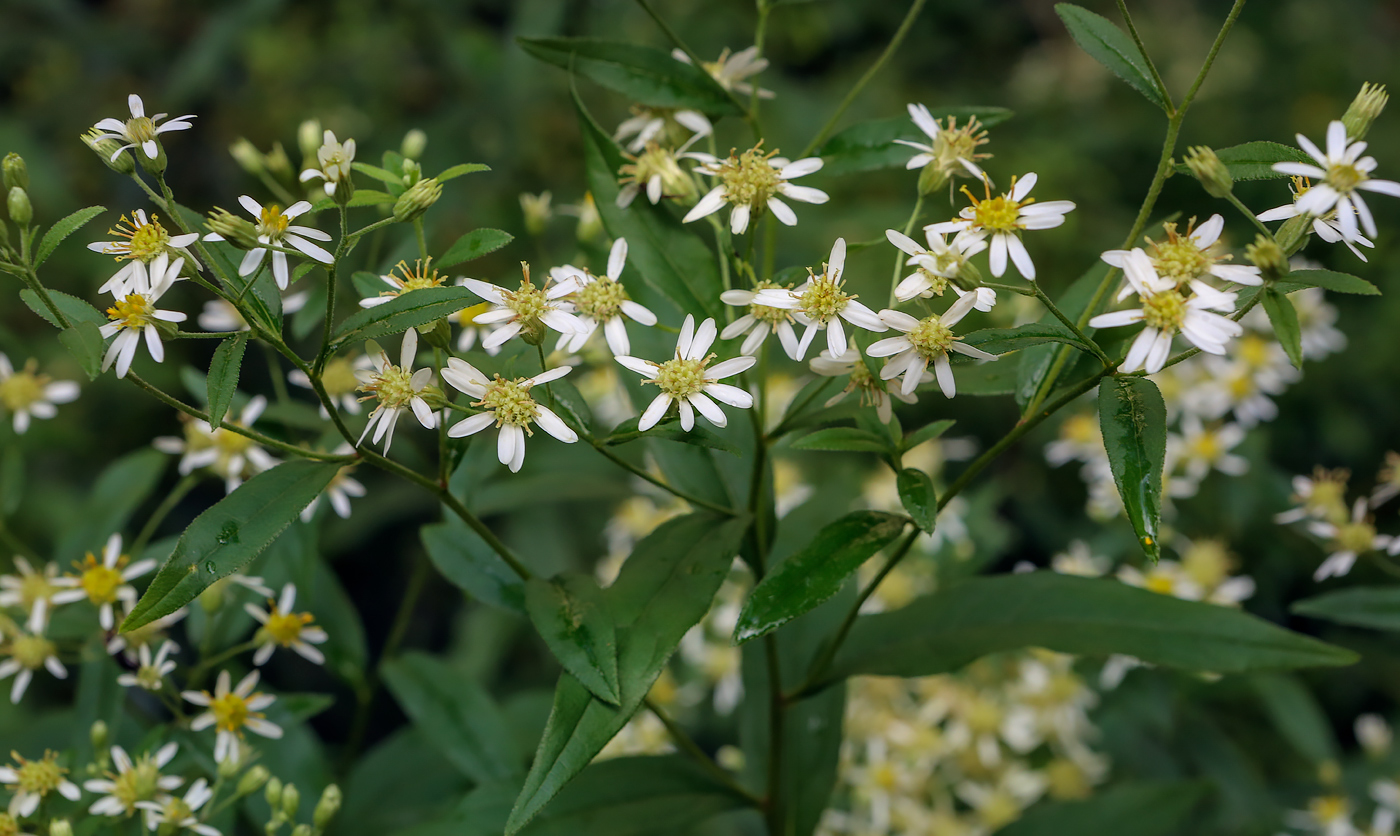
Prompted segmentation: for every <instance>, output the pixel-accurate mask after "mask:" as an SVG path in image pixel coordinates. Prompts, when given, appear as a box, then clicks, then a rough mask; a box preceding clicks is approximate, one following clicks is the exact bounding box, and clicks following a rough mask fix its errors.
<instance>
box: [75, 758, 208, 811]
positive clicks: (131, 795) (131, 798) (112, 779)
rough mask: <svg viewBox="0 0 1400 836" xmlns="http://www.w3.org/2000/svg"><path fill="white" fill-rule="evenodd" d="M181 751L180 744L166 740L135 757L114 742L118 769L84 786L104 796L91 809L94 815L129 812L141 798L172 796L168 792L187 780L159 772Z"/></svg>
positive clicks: (115, 762) (86, 782)
mask: <svg viewBox="0 0 1400 836" xmlns="http://www.w3.org/2000/svg"><path fill="white" fill-rule="evenodd" d="M179 751H180V744H178V743H167V744H165V745H164V746H162V747H160V748H159V749H157V750H156V751H155V752H147V753H146V754H144V755H141V756H139V757H138V758H136V760H134V761H133V760H132V759H131V756H130V755H128V754H127V753H126V750H125V749H123V748H122V747H120V746H113V747H112V765H113V766H115V767H116V768H117V771H116V772H110V771H109V772H108V773H107V777H105V778H93V779H91V780H88V781H84V782H83V789H85V790H87V791H88V792H92V793H97V794H99V795H101V796H102V798H99V799H98V800H97V801H94V802H93V804H92V806H91V807H89V808H88V812H89V813H91V814H93V815H94V816H129V815H131V814H132V813H135V812H136V805H137V804H138V803H140V802H142V801H147V802H150V801H154V802H157V803H164V802H165V801H166V800H168V799H169V798H170V796H169V795H168V793H169V792H170V791H172V790H175V789H178V788H179V786H180V785H181V784H183V783H184V782H185V779H184V778H181V777H180V776H179V775H162V774H160V770H161V769H162V768H163V767H164V766H165V765H166V764H168V763H170V761H171V760H172V759H174V757H175V755H176V754H177V753H178V752H179Z"/></svg>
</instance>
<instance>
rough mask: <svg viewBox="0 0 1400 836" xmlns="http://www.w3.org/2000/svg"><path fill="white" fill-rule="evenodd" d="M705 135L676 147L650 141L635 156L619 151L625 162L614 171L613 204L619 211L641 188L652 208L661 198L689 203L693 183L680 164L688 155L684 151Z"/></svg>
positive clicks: (693, 195)
mask: <svg viewBox="0 0 1400 836" xmlns="http://www.w3.org/2000/svg"><path fill="white" fill-rule="evenodd" d="M702 136H705V134H695V135H694V136H692V137H691V138H690V139H687V140H686V141H685V144H684V145H682V146H680V147H679V148H668V147H665V146H662V145H659V144H657V142H656V141H654V140H653V141H651V142H648V143H647V144H646V148H645V149H644V150H642V151H640V152H639V153H637V154H629V153H627V152H625V151H624V152H623V156H625V157H626V158H627V160H628V161H627V162H626V163H624V164H623V165H622V166H621V167H619V168H618V170H617V173H618V175H619V176H618V179H617V184H618V185H619V186H621V188H620V189H618V191H617V199H616V200H615V201H614V203H616V204H617V207H618V208H619V209H626V208H627V207H628V206H631V205H632V201H634V200H636V199H637V195H639V194H641V193H642V190H643V189H645V190H646V193H647V200H648V201H650V202H651V205H652V206H655V205H656V204H658V203H660V202H661V198H663V197H673V198H676V199H678V200H684V201H687V202H689V201H690V200H692V199H694V197H695V181H694V180H691V179H690V174H689V173H687V172H686V170H685V169H683V168H681V163H680V161H681V160H682V159H684V158H688V157H690V156H691V155H690V154H688V153H686V151H687V149H689V148H690V146H691V145H692V144H693V143H694V142H695V141H696V140H697V139H699V138H700V137H702Z"/></svg>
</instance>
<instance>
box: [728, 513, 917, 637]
mask: <svg viewBox="0 0 1400 836" xmlns="http://www.w3.org/2000/svg"><path fill="white" fill-rule="evenodd" d="M904 523H905V520H904V518H903V517H897V516H895V515H893V514H884V513H880V512H879V511H853V512H852V513H849V514H847V515H846V516H844V517H842V518H841V519H839V520H837V521H836V522H834V523H832V524H830V525H828V526H826V527H825V528H823V529H822V530H821V531H818V532H817V536H816V537H815V538H814V539H813V540H812V542H810V543H808V544H807V546H806V548H804V549H802V551H800V552H798V553H796V554H794V555H792V556H791V557H789V558H788V559H787V560H784V561H783V562H782V563H781V564H779V566H778V568H777V569H775V570H773V571H772V572H771V573H769V574H768V575H767V576H766V577H764V579H763V580H762V581H760V582H759V584H758V586H756V587H754V590H753V592H751V593H749V597H748V600H746V601H745V602H744V608H743V610H742V611H741V612H740V613H739V623H738V624H737V625H736V626H735V628H734V641H735V642H736V643H737V642H746V641H748V640H749V639H754V638H757V637H759V636H761V635H763V634H764V633H768V632H771V631H773V630H776V629H777V628H778V627H780V626H782V625H783V624H786V623H787V622H789V621H791V620H792V619H794V618H796V617H798V616H799V615H802V614H803V613H805V612H807V611H808V610H811V609H813V608H814V607H816V606H817V605H818V604H820V603H822V602H823V601H825V600H827V599H828V598H830V597H831V596H833V595H835V594H836V593H837V592H838V591H840V589H841V584H843V583H845V582H846V579H847V578H849V577H850V576H851V574H852V573H853V572H855V571H856V570H857V569H859V568H860V565H861V564H862V563H864V562H865V561H867V560H869V559H870V557H871V556H872V555H874V554H875V553H876V552H878V551H879V550H880V549H883V548H884V547H885V546H887V545H889V544H890V542H891V541H892V540H894V538H896V537H898V536H899V532H901V531H903V530H904Z"/></svg>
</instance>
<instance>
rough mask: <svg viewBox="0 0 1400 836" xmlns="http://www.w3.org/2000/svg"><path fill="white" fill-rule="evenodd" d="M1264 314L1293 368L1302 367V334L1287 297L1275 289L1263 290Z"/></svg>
mask: <svg viewBox="0 0 1400 836" xmlns="http://www.w3.org/2000/svg"><path fill="white" fill-rule="evenodd" d="M1261 301H1263V303H1264V313H1266V314H1268V315H1269V324H1270V325H1272V326H1273V327H1274V336H1275V337H1278V343H1279V345H1281V346H1283V353H1284V354H1287V355H1288V359H1289V362H1291V363H1293V365H1294V367H1296V368H1300V369H1301V368H1302V367H1303V332H1302V329H1301V328H1299V327H1298V309H1297V308H1295V307H1293V303H1292V302H1290V301H1288V297H1287V296H1284V295H1283V293H1282V292H1281V291H1280V290H1279V289H1278V288H1276V287H1269V288H1265V289H1264V298H1263V299H1262V300H1261Z"/></svg>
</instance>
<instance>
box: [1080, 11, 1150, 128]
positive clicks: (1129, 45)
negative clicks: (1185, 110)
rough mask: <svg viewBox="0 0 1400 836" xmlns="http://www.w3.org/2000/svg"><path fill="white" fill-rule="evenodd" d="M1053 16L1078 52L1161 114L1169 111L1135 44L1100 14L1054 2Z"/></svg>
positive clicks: (1146, 63)
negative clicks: (1076, 46) (1070, 38)
mask: <svg viewBox="0 0 1400 836" xmlns="http://www.w3.org/2000/svg"><path fill="white" fill-rule="evenodd" d="M1055 13H1056V14H1058V15H1059V16H1060V20H1063V21H1064V23H1065V28H1066V29H1068V30H1069V34H1070V37H1072V38H1074V42H1075V43H1077V44H1079V47H1080V49H1083V50H1084V51H1085V52H1087V53H1089V56H1090V57H1092V58H1093V59H1094V60H1095V61H1098V62H1099V63H1100V64H1103V65H1104V66H1105V67H1107V68H1108V69H1109V71H1110V72H1112V73H1113V74H1114V75H1116V76H1118V77H1119V78H1121V79H1123V80H1124V81H1126V82H1128V84H1129V85H1131V86H1132V88H1133V89H1134V90H1137V91H1138V92H1139V93H1141V94H1142V95H1143V96H1145V97H1146V98H1147V100H1148V101H1149V102H1152V103H1153V104H1155V105H1156V106H1158V107H1160V108H1161V109H1162V111H1163V112H1170V111H1171V105H1170V104H1168V98H1169V97H1168V96H1167V92H1166V91H1165V90H1163V89H1162V88H1161V87H1160V86H1158V84H1157V82H1156V81H1154V80H1153V78H1152V74H1151V71H1150V70H1149V69H1148V66H1149V62H1148V60H1147V56H1145V55H1143V54H1142V50H1140V49H1138V48H1137V44H1135V43H1133V42H1132V40H1131V39H1130V38H1129V37H1128V36H1127V35H1126V34H1124V32H1123V30H1122V29H1119V28H1118V27H1117V26H1114V25H1113V24H1112V23H1111V22H1109V20H1108V19H1107V18H1105V17H1102V16H1100V15H1096V14H1094V13H1093V12H1091V11H1089V10H1088V9H1085V8H1083V7H1081V6H1076V5H1074V4H1073V3H1056V4H1055Z"/></svg>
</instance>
